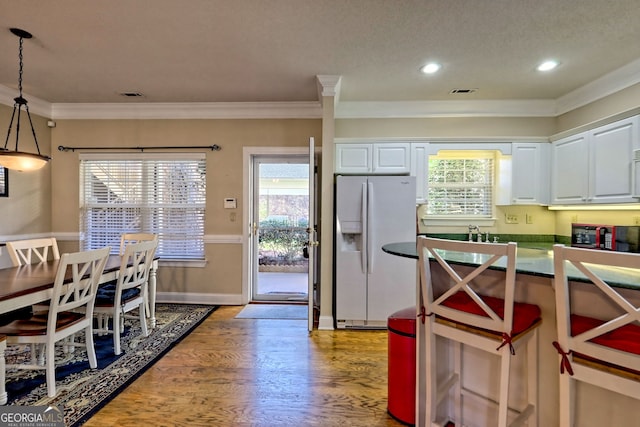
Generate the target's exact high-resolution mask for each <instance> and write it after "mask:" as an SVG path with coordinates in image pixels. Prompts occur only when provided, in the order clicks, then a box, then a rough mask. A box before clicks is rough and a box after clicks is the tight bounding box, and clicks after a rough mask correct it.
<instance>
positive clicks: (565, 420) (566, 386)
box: [559, 372, 574, 427]
mask: <svg viewBox="0 0 640 427" xmlns="http://www.w3.org/2000/svg"><path fill="white" fill-rule="evenodd" d="M573 388H574V384H573V381H572V380H571V375H569V374H568V373H566V372H565V373H564V374H561V375H560V402H559V404H560V425H561V426H562V427H573V414H574V403H573Z"/></svg>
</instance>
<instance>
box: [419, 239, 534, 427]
mask: <svg viewBox="0 0 640 427" xmlns="http://www.w3.org/2000/svg"><path fill="white" fill-rule="evenodd" d="M516 249H517V245H516V244H515V243H476V242H465V241H453V240H444V239H435V238H427V237H424V236H419V237H418V239H417V251H418V257H419V270H420V286H421V287H422V295H423V301H422V305H423V309H424V315H423V316H419V317H422V319H423V321H424V323H425V330H426V339H425V341H426V342H425V344H424V345H425V358H426V361H425V366H426V370H425V371H426V372H425V375H426V376H427V378H425V379H424V381H425V384H426V393H425V394H426V395H425V396H424V398H425V400H426V402H425V408H426V410H425V418H426V425H427V426H429V427H431V426H439V425H442V424H440V423H445V422H447V421H453V422H454V423H455V425H456V426H460V425H463V423H462V421H463V411H462V409H463V408H462V407H463V402H462V396H463V394H464V393H473V392H470V391H465V390H464V389H463V387H462V384H461V382H462V381H461V378H462V377H461V375H462V363H461V360H462V344H464V345H468V346H472V347H474V348H477V349H480V350H484V351H486V352H489V353H491V354H495V355H496V356H498V357H500V380H499V387H500V390H499V397H498V401H497V402H493V403H495V404H497V406H498V420H497V423H489V424H488V425H496V426H498V427H506V426H507V425H511V426H515V425H523V424H524V423H525V422H527V425H528V426H529V427H534V426H537V424H538V414H537V406H538V367H537V362H538V357H537V354H538V332H537V330H538V328H537V326H538V325H539V324H540V322H539V321H538V322H537V323H536V324H535V325H533V326H532V327H531V328H529V329H527V330H526V331H524V332H522V333H520V334H518V336H517V337H513V339H512V337H511V330H512V325H513V308H514V287H515V259H516ZM441 251H456V252H468V253H474V254H482V256H483V257H484V258H483V259H486V261H485V262H483V263H482V265H480V266H478V267H476V268H475V269H474V270H473V271H472V272H471V273H469V274H468V275H467V276H466V277H460V275H459V274H458V273H457V272H456V271H455V270H454V268H453V267H452V266H451V265H450V264H449V263H448V262H447V261H446V260H445V259H444V258H443V256H441V253H442V252H441ZM429 257H432V258H433V259H434V260H435V261H436V262H437V263H438V264H439V265H440V266H441V267H442V268H443V269H444V271H445V272H446V273H447V275H448V276H449V277H450V278H451V280H450V281H451V284H450V286H448V287H447V284H442V286H443V287H445V288H447V289H448V290H446V291H445V292H444V293H443V294H442V295H439V296H437V297H436V298H435V299H434V292H433V291H434V287H433V282H432V276H431V267H430V260H429ZM500 259H506V269H505V280H504V296H501V297H503V298H504V300H505V306H504V319H502V318H500V316H499V315H498V314H496V313H495V312H494V311H493V310H492V309H491V308H490V307H489V306H488V305H487V304H486V303H485V302H484V301H483V300H482V299H481V298H480V296H478V294H477V293H476V292H475V291H474V289H472V287H471V286H470V284H471V283H472V281H473V280H474V279H475V278H477V277H478V276H479V275H480V274H482V273H483V272H484V271H485V270H487V268H488V267H489V266H491V265H492V264H494V263H495V262H496V261H498V260H500ZM472 268H473V267H472ZM459 291H464V292H465V293H466V294H467V295H469V297H470V298H471V299H473V301H475V302H476V303H477V304H478V306H479V307H481V308H482V310H483V311H484V312H485V313H486V314H487V316H488V317H485V316H478V315H475V314H471V313H467V312H464V311H461V310H455V309H452V308H449V307H446V306H444V305H443V304H442V303H443V302H444V301H445V300H446V299H447V298H448V297H450V296H451V295H453V294H455V293H457V292H459ZM419 303H420V302H419ZM442 318H446V319H449V320H450V321H446V320H444V321H443V320H442ZM419 321H420V320H419ZM463 325H468V326H469V328H465V327H464V326H463ZM479 328H481V329H486V330H491V331H499V332H501V333H502V338H501V336H500V334H497V335H496V334H488V333H484V334H483V333H482V332H481V331H478V329H479ZM437 336H441V337H445V338H447V339H448V340H449V341H450V342H451V343H452V344H453V348H454V353H453V372H452V373H451V374H450V376H449V377H448V378H447V379H446V380H445V381H441V383H440V384H438V383H437V378H436V377H437V375H436V373H437V372H438V370H437V364H436V363H437V362H439V361H438V360H436V337H437ZM501 340H502V342H501ZM522 345H526V362H527V372H528V374H527V390H526V391H527V405H526V407H525V408H523V409H521V410H515V409H512V408H509V406H508V403H509V402H508V400H509V399H508V398H509V381H510V378H509V377H510V375H509V374H510V367H511V357H512V353H515V350H516V349H517V348H519V347H521V346H522ZM452 387H453V390H454V406H455V409H454V412H455V414H453V415H454V417H453V418H454V419H453V420H449V419H445V420H436V417H437V412H438V411H437V408H438V405H439V404H440V402H441V401H442V400H443V399H444V397H446V396H447V394H449V392H450V390H451V389H452ZM473 394H474V395H475V396H477V394H476V393H473ZM490 402H491V401H490ZM510 412H511V418H512V421H511V423H510V424H507V420H508V417H509V415H510ZM449 416H450V415H449Z"/></svg>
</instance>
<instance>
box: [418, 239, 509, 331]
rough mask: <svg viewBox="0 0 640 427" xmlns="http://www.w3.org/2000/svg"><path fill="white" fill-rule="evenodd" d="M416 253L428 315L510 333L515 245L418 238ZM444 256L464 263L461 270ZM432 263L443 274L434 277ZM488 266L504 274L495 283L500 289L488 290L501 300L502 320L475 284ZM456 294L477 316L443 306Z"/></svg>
mask: <svg viewBox="0 0 640 427" xmlns="http://www.w3.org/2000/svg"><path fill="white" fill-rule="evenodd" d="M417 250H418V257H419V265H420V282H421V286H422V294H423V296H424V301H423V304H424V306H425V309H426V311H427V313H428V314H431V313H433V314H435V315H438V316H441V317H444V318H447V319H450V320H453V321H456V322H461V323H466V324H472V325H474V326H477V327H480V328H484V329H488V330H493V331H502V332H505V333H511V329H512V325H513V306H514V286H515V260H516V250H517V245H516V244H515V243H477V242H466V241H456V240H445V239H436V238H430V237H425V236H419V237H418V239H417ZM445 253H448V255H454V257H455V256H457V257H459V259H460V260H461V261H462V263H464V262H465V260H467V261H468V264H467V265H465V266H464V267H462V268H461V267H460V265H454V264H452V263H450V262H448V261H447V260H446V259H445V258H446V257H445V256H444V254H445ZM454 253H456V254H454ZM431 260H433V261H431ZM432 262H433V263H434V264H436V263H437V265H439V266H440V267H441V270H442V272H444V274H443V273H439V274H437V277H436V272H435V271H433V266H432V264H431V263H432ZM491 266H498V267H499V269H500V270H501V271H504V279H503V280H499V281H497V282H496V285H497V286H499V287H500V288H501V289H498V288H495V289H492V293H494V292H495V294H496V296H498V297H499V298H503V299H504V307H503V316H500V314H499V313H497V312H496V311H495V310H494V309H492V308H491V307H490V306H489V305H488V304H487V303H486V301H485V298H484V297H483V295H482V294H481V293H479V292H478V287H477V286H476V283H475V281H476V280H477V279H479V276H481V274H482V273H483V272H485V271H486V270H487V269H488V268H489V267H491ZM469 270H470V271H469ZM436 281H437V283H435V282H436ZM459 293H464V295H465V296H466V298H469V299H470V300H471V301H473V302H474V303H475V304H476V305H477V307H478V308H479V313H478V314H474V313H469V312H466V311H463V310H458V309H456V308H454V307H451V306H448V305H447V304H446V302H447V300H449V298H451V297H452V296H454V295H456V294H459Z"/></svg>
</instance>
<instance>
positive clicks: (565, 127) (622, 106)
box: [554, 83, 640, 133]
mask: <svg viewBox="0 0 640 427" xmlns="http://www.w3.org/2000/svg"><path fill="white" fill-rule="evenodd" d="M638 108H640V83H638V84H636V85H633V86H631V87H629V88H627V89H625V90H621V91H619V92H616V93H613V94H611V95H609V96H606V97H604V98H602V99H599V100H597V101H595V102H592V103H590V104H587V105H585V106H583V107H580V108H576V109H575V110H572V111H569V112H568V113H565V114H562V115H560V116H558V118H557V126H556V130H555V132H554V133H559V132H564V131H569V130H571V129H573V128H577V127H579V126H583V125H588V124H590V123H594V122H598V121H600V120H602V119H604V118H607V117H610V116H615V115H617V114H621V113H626V112H633V113H634V114H638V111H636V110H638Z"/></svg>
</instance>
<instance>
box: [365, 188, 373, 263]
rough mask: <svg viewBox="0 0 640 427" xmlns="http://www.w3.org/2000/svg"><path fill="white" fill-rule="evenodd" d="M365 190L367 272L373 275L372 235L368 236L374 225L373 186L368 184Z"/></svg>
mask: <svg viewBox="0 0 640 427" xmlns="http://www.w3.org/2000/svg"><path fill="white" fill-rule="evenodd" d="M367 185H368V188H367V190H368V191H367V198H368V199H367V228H366V230H367V231H366V232H367V271H368V272H369V274H371V273H373V253H374V251H373V248H372V247H371V245H372V244H373V235H371V236H370V235H369V230H375V225H374V224H373V215H374V212H373V209H371V207H372V206H373V202H374V195H373V194H374V192H373V184H372V183H371V182H369V183H368V184H367Z"/></svg>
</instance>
